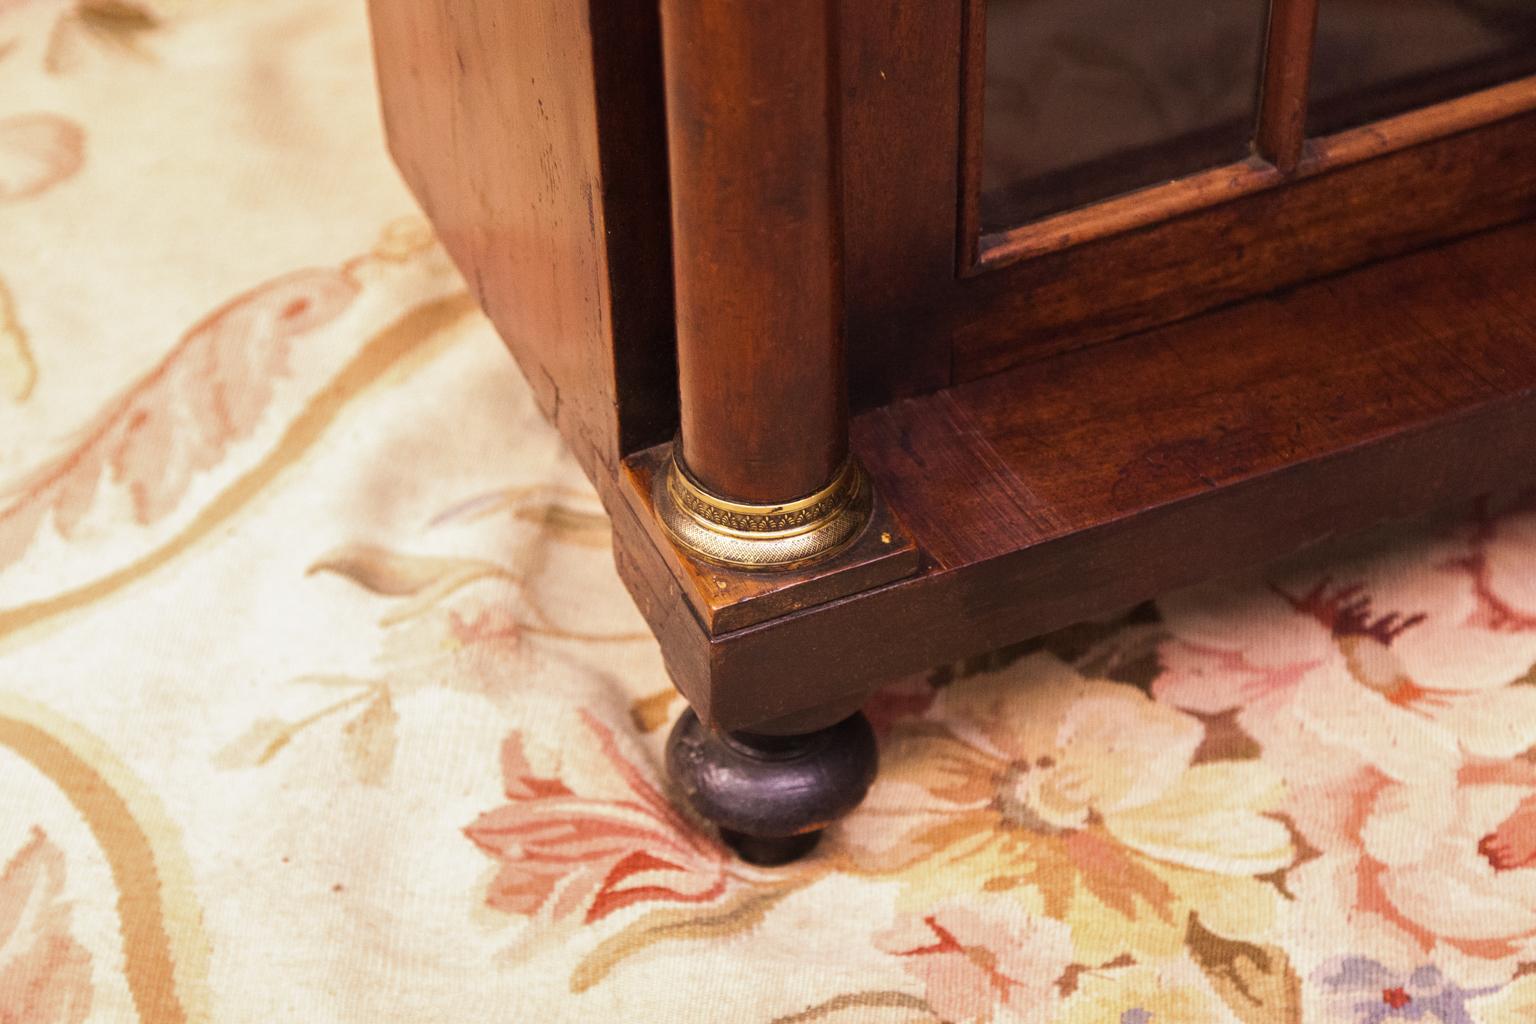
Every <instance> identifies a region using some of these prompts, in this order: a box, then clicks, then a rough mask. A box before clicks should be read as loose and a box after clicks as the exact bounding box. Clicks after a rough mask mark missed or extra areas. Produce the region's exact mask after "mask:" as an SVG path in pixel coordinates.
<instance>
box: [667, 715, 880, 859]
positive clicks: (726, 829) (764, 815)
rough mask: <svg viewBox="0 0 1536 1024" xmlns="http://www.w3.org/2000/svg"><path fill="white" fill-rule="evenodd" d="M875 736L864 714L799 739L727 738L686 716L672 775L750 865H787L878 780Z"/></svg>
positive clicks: (670, 758)
mask: <svg viewBox="0 0 1536 1024" xmlns="http://www.w3.org/2000/svg"><path fill="white" fill-rule="evenodd" d="M878 760H879V758H878V754H877V753H876V749H875V734H874V731H873V730H872V729H870V727H869V722H868V720H867V719H865V717H864V716H863V715H862V714H856V715H853V716H851V717H849V718H845V719H843V720H842V721H841V722H838V723H837V724H836V725H833V726H829V727H828V728H825V729H820V730H818V731H816V732H812V733H806V734H804V735H800V736H759V735H754V734H750V733H721V732H716V731H714V730H712V729H708V728H706V727H705V726H704V723H702V722H700V721H699V716H698V715H696V714H694V713H693V709H691V708H690V709H688V710H687V711H684V712H683V714H682V717H680V718H679V719H678V720H677V724H676V725H675V726H673V727H672V735H671V736H670V737H669V738H668V739H667V771H668V772H669V773H670V774H671V776H672V779H673V781H675V782H676V783H677V785H678V787H679V788H680V789H681V790H682V792H683V795H684V796H685V797H686V798H687V800H688V802H689V803H690V804H691V805H692V806H693V809H694V810H696V811H698V812H699V814H701V815H703V816H704V817H705V818H707V819H709V820H710V821H712V822H714V823H715V824H716V825H718V826H720V837H721V838H722V839H723V840H725V842H726V843H727V844H729V845H730V847H731V848H732V849H734V850H735V851H736V852H737V854H739V855H740V856H741V858H742V859H743V860H746V861H748V862H750V863H753V864H762V865H774V864H785V863H788V862H789V861H792V860H795V859H797V858H799V857H803V856H804V855H805V854H807V853H809V852H810V851H811V850H812V848H814V847H815V845H816V842H817V840H819V839H820V838H821V831H822V829H824V828H826V827H827V826H828V825H830V824H831V823H832V822H834V821H836V820H837V819H838V818H841V817H842V816H843V815H845V814H847V813H848V812H849V811H851V810H853V809H854V808H855V807H857V806H858V804H859V801H860V800H863V799H864V794H865V793H867V792H868V791H869V786H870V784H871V783H872V782H874V780H875V768H876V765H877V764H878Z"/></svg>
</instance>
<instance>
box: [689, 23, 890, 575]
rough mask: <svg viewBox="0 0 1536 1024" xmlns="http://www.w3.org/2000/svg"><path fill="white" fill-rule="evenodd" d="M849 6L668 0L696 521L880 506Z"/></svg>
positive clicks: (796, 519)
mask: <svg viewBox="0 0 1536 1024" xmlns="http://www.w3.org/2000/svg"><path fill="white" fill-rule="evenodd" d="M835 8H836V4H834V3H832V2H831V0H662V3H661V15H662V43H663V66H664V77H665V82H666V104H667V129H668V153H669V159H670V174H671V185H672V191H671V196H672V232H673V242H672V248H673V270H674V276H675V286H676V301H677V361H678V380H679V393H680V394H679V397H680V403H681V421H682V427H681V433H680V445H681V450H680V451H679V452H677V453H676V467H675V468H676V470H677V472H676V474H675V475H676V477H677V478H678V481H674V482H675V483H677V486H678V487H679V488H680V490H677V491H675V492H674V493H673V495H672V496H673V498H674V501H675V503H677V504H679V505H680V506H681V507H682V509H683V511H684V512H685V513H695V514H696V515H694V516H693V518H694V519H695V520H697V522H694V523H692V524H690V523H689V522H683V523H682V528H683V529H682V532H683V533H685V534H686V533H687V531H688V528H690V525H691V526H697V527H699V528H700V529H705V530H707V528H708V527H709V526H710V524H714V525H715V526H720V527H723V528H724V530H725V531H727V532H728V533H729V532H730V531H734V532H735V533H736V534H746V535H750V534H752V533H754V532H760V533H777V534H780V535H782V534H783V533H784V531H785V530H793V529H799V528H805V529H803V530H802V533H805V534H812V533H814V532H815V530H817V529H820V528H821V527H822V526H825V525H826V524H821V526H817V521H818V520H819V519H824V518H826V516H827V515H828V514H829V513H830V512H835V511H836V509H835V508H833V506H834V505H836V503H837V502H839V501H842V500H843V499H844V498H847V497H849V496H850V494H852V492H856V491H857V490H858V489H859V488H861V487H862V489H863V491H864V492H865V502H864V504H865V505H866V506H867V504H868V502H867V491H868V485H867V482H865V481H863V480H862V477H861V475H860V474H859V472H858V470H857V468H856V467H853V466H852V464H851V463H850V462H849V459H848V398H847V377H846V372H845V369H844V351H843V326H842V324H843V284H842V225H841V221H840V207H841V201H842V183H841V179H840V176H839V168H838V149H837V142H836V124H837V109H836V97H837V94H838V86H837V82H836V63H835V56H834V39H835V31H834V25H833V23H832V18H833V14H834V10H835ZM853 496H854V497H855V498H856V494H854V495H853ZM711 499H714V500H711ZM812 499H814V500H812ZM807 500H810V504H809V505H806V504H804V502H806V501H807ZM829 503H830V504H829ZM865 512H866V514H867V507H866V509H865ZM764 516H766V517H769V518H766V519H765V518H762V517H764ZM775 516H776V517H777V518H773V517H775ZM685 518H686V517H685ZM845 518H846V517H845ZM677 525H678V524H677V523H673V524H670V525H669V529H671V527H672V526H677ZM840 531H841V533H840V535H839V537H838V538H837V540H838V542H839V543H841V542H843V541H846V540H847V539H848V537H849V535H850V530H849V524H848V523H847V522H845V523H843V525H842V527H841V528H840ZM672 532H673V535H674V539H679V540H680V541H681V542H682V543H683V544H684V546H687V547H690V548H692V549H693V550H694V553H696V554H702V555H704V556H705V557H710V558H713V559H714V560H718V561H722V562H724V563H726V564H740V565H742V566H743V567H757V568H770V567H778V566H780V565H783V564H788V563H789V562H793V561H803V560H805V559H806V558H807V557H815V556H817V555H820V554H824V553H825V550H813V549H816V548H817V547H818V545H817V544H815V543H812V542H810V541H803V542H802V543H801V544H799V545H798V546H794V547H791V548H790V549H789V550H788V551H785V552H780V553H779V554H772V553H765V554H764V555H763V556H762V559H763V560H761V561H757V562H754V561H753V560H752V559H753V556H752V555H751V553H750V552H747V553H742V552H740V551H739V550H738V549H739V547H740V545H736V546H734V547H732V546H731V545H729V544H725V543H724V542H722V544H721V545H716V546H715V547H714V549H712V548H711V547H710V544H709V538H708V537H695V538H694V539H693V540H690V538H689V537H688V536H681V537H680V536H679V530H677V529H673V530H672ZM834 532H836V531H834ZM733 539H734V540H736V541H743V540H750V539H751V537H750V536H745V537H743V536H736V537H734V538H733ZM780 539H782V536H781V537H780ZM821 539H822V540H823V541H826V540H827V539H828V537H827V536H825V535H823V536H822V538H821ZM695 541H696V542H695ZM835 546H836V544H833V545H831V547H835ZM727 548H729V550H726V549H727ZM785 556H793V557H785Z"/></svg>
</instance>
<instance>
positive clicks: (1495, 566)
mask: <svg viewBox="0 0 1536 1024" xmlns="http://www.w3.org/2000/svg"><path fill="white" fill-rule="evenodd" d="M1485 505H1486V502H1480V503H1479V507H1478V510H1477V514H1476V516H1475V519H1474V522H1473V530H1472V538H1471V544H1470V547H1469V550H1468V551H1467V553H1466V554H1464V555H1461V556H1459V557H1457V558H1453V559H1450V560H1448V561H1447V562H1445V563H1444V565H1443V568H1446V569H1450V570H1452V571H1453V572H1461V573H1465V574H1466V576H1467V578H1468V580H1469V582H1470V583H1471V586H1472V597H1473V608H1472V611H1471V613H1470V614H1469V615H1468V616H1467V621H1466V624H1467V625H1468V626H1471V627H1474V628H1476V629H1482V630H1487V631H1488V632H1490V633H1530V632H1536V587H1533V586H1532V583H1531V572H1530V565H1531V562H1532V560H1533V559H1536V516H1533V515H1532V514H1531V513H1532V511H1533V510H1536V496H1527V497H1525V498H1524V499H1523V500H1521V501H1520V502H1518V503H1517V504H1516V505H1515V507H1513V508H1511V509H1509V510H1507V511H1506V512H1505V513H1504V514H1503V515H1500V516H1492V515H1489V513H1488V511H1487V509H1486V507H1485Z"/></svg>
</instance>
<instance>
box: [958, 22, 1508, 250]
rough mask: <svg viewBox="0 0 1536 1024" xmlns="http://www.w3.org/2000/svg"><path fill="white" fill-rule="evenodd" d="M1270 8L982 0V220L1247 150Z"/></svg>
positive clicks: (1056, 207)
mask: <svg viewBox="0 0 1536 1024" xmlns="http://www.w3.org/2000/svg"><path fill="white" fill-rule="evenodd" d="M1394 2H1395V0H1394ZM1521 2H1533V0H1521ZM1268 8H1269V5H1268V2H1267V0H987V64H986V94H985V95H986V101H985V109H984V111H983V122H982V123H983V131H982V175H981V177H982V196H981V221H982V230H983V231H997V230H1001V229H1004V228H1009V227H1013V226H1015V225H1017V224H1023V223H1025V222H1028V221H1031V220H1035V219H1038V218H1039V217H1041V216H1044V215H1046V214H1050V213H1056V212H1059V211H1062V210H1068V209H1072V208H1074V207H1078V206H1082V205H1084V204H1086V203H1091V202H1094V201H1096V200H1099V199H1104V198H1107V197H1109V196H1113V195H1118V194H1120V193H1122V192H1129V191H1132V190H1135V189H1138V188H1142V187H1145V186H1147V185H1152V184H1156V183H1158V182H1162V181H1167V180H1168V179H1170V178H1176V177H1179V176H1181V175H1184V174H1188V173H1190V172H1192V171H1198V170H1203V169H1205V168H1207V167H1213V166H1217V165H1219V164H1223V163H1228V162H1230V161H1233V160H1241V159H1242V158H1244V157H1245V156H1247V155H1248V152H1249V149H1250V143H1251V140H1252V136H1253V124H1254V118H1255V106H1256V99H1257V96H1258V91H1259V70H1260V67H1261V64H1262V57H1261V53H1262V49H1263V40H1264V30H1265V22H1266V17H1267V14H1268Z"/></svg>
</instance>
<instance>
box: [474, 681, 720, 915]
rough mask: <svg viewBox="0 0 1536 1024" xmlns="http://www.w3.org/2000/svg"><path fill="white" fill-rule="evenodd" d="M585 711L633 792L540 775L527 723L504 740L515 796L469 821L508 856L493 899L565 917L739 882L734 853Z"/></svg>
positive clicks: (694, 897) (502, 857) (676, 898)
mask: <svg viewBox="0 0 1536 1024" xmlns="http://www.w3.org/2000/svg"><path fill="white" fill-rule="evenodd" d="M581 718H582V721H583V723H584V724H585V725H586V727H587V728H588V729H589V730H591V732H592V734H593V736H594V737H595V738H596V740H597V744H598V748H599V750H600V751H601V753H602V755H603V757H604V758H605V760H606V761H607V762H608V764H609V765H611V766H612V768H613V771H614V773H615V775H616V776H617V777H618V779H619V780H620V781H621V782H622V784H623V786H624V788H625V789H627V790H628V793H629V795H628V796H627V797H623V798H619V799H605V798H601V797H590V796H582V795H580V794H578V793H576V792H575V791H573V790H572V789H571V788H570V786H568V785H567V784H566V783H565V782H564V781H563V780H562V779H559V778H553V777H545V776H539V775H536V774H534V773H533V771H532V770H531V769H530V767H529V765H528V762H527V760H526V759H525V758H524V756H523V740H522V736H521V735H520V734H518V733H515V732H514V733H512V734H511V735H510V736H508V737H507V740H506V742H505V744H504V745H503V747H502V774H503V776H504V777H505V785H506V793H507V797H508V799H509V800H510V801H511V803H509V804H507V805H506V806H504V807H498V808H496V809H495V810H492V811H488V812H486V813H485V814H482V815H481V816H480V817H479V818H478V819H476V820H475V822H474V823H473V824H471V825H470V826H469V827H468V828H466V829H465V830H464V831H465V835H467V836H468V837H469V838H470V840H471V841H473V842H474V843H475V845H477V846H479V847H480V849H482V850H484V851H485V852H486V853H487V854H489V855H491V856H492V857H494V858H496V859H497V860H498V861H500V862H501V870H500V872H499V873H498V874H497V876H496V878H495V880H494V881H493V882H492V883H491V887H490V892H489V894H488V895H487V899H486V902H487V903H488V904H489V905H490V906H492V907H495V908H496V909H498V910H503V911H506V912H508V913H512V914H522V915H532V914H535V913H538V912H539V911H540V910H542V909H544V908H546V907H547V908H549V912H550V913H551V914H552V916H554V917H557V918H558V917H565V916H568V915H570V914H572V913H575V912H577V911H578V910H580V909H581V908H582V907H583V906H585V908H586V911H585V916H584V918H583V920H584V922H585V923H588V924H590V923H591V922H593V921H598V920H601V919H602V918H604V917H606V916H608V915H609V914H611V913H613V912H614V911H616V910H620V909H622V908H624V907H627V906H630V905H632V904H636V903H642V902H648V901H657V902H670V903H708V902H711V901H713V900H716V899H718V898H719V897H720V896H722V895H723V894H724V893H725V892H726V890H727V889H728V888H729V887H730V885H731V884H732V882H733V881H735V878H734V876H732V875H731V874H730V873H729V872H728V871H727V864H728V861H727V857H726V853H725V851H724V849H723V848H722V847H720V846H719V844H718V843H716V842H714V841H713V840H711V839H709V838H707V837H705V836H704V835H701V834H700V833H698V832H697V831H695V830H694V829H693V828H692V827H691V826H690V825H689V824H688V822H686V821H685V820H684V819H683V818H682V817H681V816H680V815H679V814H678V813H677V812H676V811H674V810H673V809H672V807H671V805H670V804H669V803H668V802H667V800H666V798H665V797H664V796H662V794H661V793H659V792H657V791H656V789H655V787H653V786H652V785H651V784H650V783H648V782H647V781H646V780H645V779H644V778H643V777H642V776H641V774H640V772H639V771H638V770H637V769H636V768H635V766H634V765H632V764H630V762H629V761H628V760H626V759H625V758H624V756H623V755H622V754H620V753H619V751H618V747H617V744H616V743H615V742H614V737H613V733H612V732H611V731H610V730H609V729H608V728H607V727H606V726H604V725H603V724H602V723H600V722H599V721H597V719H595V718H594V717H593V716H592V715H590V714H588V713H587V712H585V711H583V712H582V713H581Z"/></svg>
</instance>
